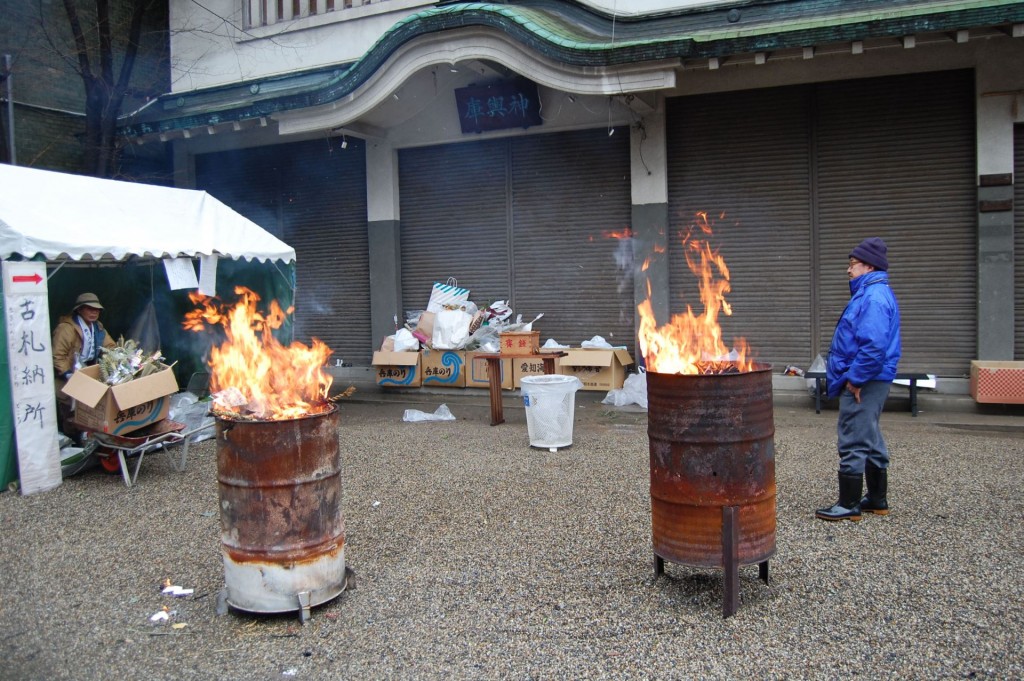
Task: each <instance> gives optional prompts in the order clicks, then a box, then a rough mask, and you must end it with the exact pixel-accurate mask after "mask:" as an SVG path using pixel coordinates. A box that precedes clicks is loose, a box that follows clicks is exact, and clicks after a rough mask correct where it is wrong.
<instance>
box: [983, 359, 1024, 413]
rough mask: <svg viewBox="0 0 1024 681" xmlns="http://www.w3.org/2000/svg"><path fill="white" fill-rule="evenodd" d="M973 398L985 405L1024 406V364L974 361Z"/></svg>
mask: <svg viewBox="0 0 1024 681" xmlns="http://www.w3.org/2000/svg"><path fill="white" fill-rule="evenodd" d="M971 397H973V398H974V400H975V401H976V402H983V403H988V402H995V403H999V404H1024V362H998V361H989V360H978V359H976V360H973V361H972V362H971Z"/></svg>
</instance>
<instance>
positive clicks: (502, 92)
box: [455, 78, 542, 132]
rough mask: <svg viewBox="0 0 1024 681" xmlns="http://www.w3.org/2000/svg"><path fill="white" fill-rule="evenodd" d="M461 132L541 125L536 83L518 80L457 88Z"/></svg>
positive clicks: (456, 95) (456, 96) (456, 97)
mask: <svg viewBox="0 0 1024 681" xmlns="http://www.w3.org/2000/svg"><path fill="white" fill-rule="evenodd" d="M455 102H456V104H457V105H458V107H459V123H460V124H461V126H462V132H484V131H487V130H503V129H505V128H529V127H530V126H531V125H540V124H541V122H542V121H541V118H540V97H539V94H538V92H537V84H536V83H534V82H531V81H529V80H526V79H525V78H517V79H515V80H511V81H505V82H502V83H497V84H494V85H487V86H469V87H463V88H456V90H455Z"/></svg>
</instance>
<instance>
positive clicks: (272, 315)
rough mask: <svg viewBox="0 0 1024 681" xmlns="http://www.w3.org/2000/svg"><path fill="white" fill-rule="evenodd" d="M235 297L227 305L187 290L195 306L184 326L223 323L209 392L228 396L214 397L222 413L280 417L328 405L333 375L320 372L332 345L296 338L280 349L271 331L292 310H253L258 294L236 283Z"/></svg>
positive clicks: (201, 327) (274, 305)
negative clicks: (307, 342)
mask: <svg viewBox="0 0 1024 681" xmlns="http://www.w3.org/2000/svg"><path fill="white" fill-rule="evenodd" d="M235 294H237V295H238V296H239V300H238V302H237V303H236V304H234V305H231V306H229V305H226V304H224V303H222V302H221V301H219V300H218V299H216V298H209V297H207V296H204V295H202V294H200V293H194V292H193V293H190V294H189V298H190V299H191V300H192V302H193V303H194V304H196V305H197V306H198V307H197V308H196V309H195V310H193V311H191V312H189V313H187V314H186V315H185V321H184V324H183V325H184V327H185V328H186V329H189V330H192V331H196V332H202V331H205V330H207V329H208V328H210V327H217V326H219V327H222V328H223V330H224V333H225V335H226V337H227V340H225V342H224V343H222V344H221V345H220V346H214V347H213V348H212V349H211V350H210V359H209V367H210V390H211V392H212V393H214V395H221V394H223V395H225V396H230V399H223V398H222V399H221V400H217V401H216V404H217V406H218V408H219V409H220V410H222V411H227V412H231V413H234V414H238V415H239V416H240V417H243V418H255V419H261V420H272V421H279V420H285V419H293V418H299V417H301V416H306V415H309V414H316V413H320V412H321V411H323V410H324V409H325V408H326V407H327V395H328V391H329V390H330V388H331V383H332V382H333V380H334V379H333V377H332V376H331V375H330V374H328V373H327V372H325V371H324V366H326V364H327V359H328V357H330V355H331V352H332V351H331V349H330V348H328V347H327V346H326V345H325V344H324V343H322V342H321V341H319V340H318V339H316V338H314V339H313V343H312V345H311V346H306V345H303V344H302V343H300V342H298V341H295V342H293V343H292V344H291V345H289V346H287V347H285V346H284V345H282V344H281V343H280V342H279V341H278V340H277V339H276V338H275V337H274V334H273V331H274V330H276V329H279V328H281V325H282V324H283V323H284V321H285V319H286V318H287V316H288V315H289V314H291V312H292V308H289V309H288V310H283V309H282V308H281V306H280V304H278V302H277V301H276V300H273V301H271V302H270V310H269V311H268V312H266V313H262V312H259V311H258V310H257V303H258V302H259V300H260V297H259V296H258V295H257V294H256V293H255V292H253V291H251V290H249V289H247V288H245V287H244V286H238V287H235Z"/></svg>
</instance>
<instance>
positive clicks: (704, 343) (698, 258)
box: [637, 213, 753, 374]
mask: <svg viewBox="0 0 1024 681" xmlns="http://www.w3.org/2000/svg"><path fill="white" fill-rule="evenodd" d="M693 226H694V227H695V228H697V229H699V230H700V232H702V233H703V234H706V235H708V236H710V235H711V234H712V230H711V224H710V222H709V221H708V216H707V213H698V214H697V219H696V220H695V222H694V225H693ZM694 231H695V230H694V229H692V228H691V230H690V232H689V233H688V234H687V235H686V237H685V238H684V239H683V246H684V249H685V250H684V253H685V255H686V265H687V267H689V268H690V271H691V272H693V273H694V275H696V276H697V277H698V278H699V279H700V300H701V303H702V304H703V305H704V313H703V314H701V315H694V314H693V309H692V308H691V307H690V306H689V305H687V306H686V312H685V313H681V314H676V315H673V316H672V319H671V320H670V321H669V323H668V324H665V325H664V326H662V327H660V328H659V327H658V325H657V321H656V320H655V316H654V310H653V308H652V306H651V284H650V281H648V282H647V300H645V301H644V302H642V303H640V304H639V305H638V306H637V312H638V314H639V315H640V329H639V334H638V335H639V342H640V352H641V353H642V354H643V356H644V359H645V361H646V363H647V369H648V370H649V371H654V372H656V373H663V374H707V373H721V372H723V371H727V370H738V371H751V370H752V369H753V360H752V359H749V358H748V355H749V354H750V348H749V346H748V345H747V342H746V340H744V339H742V338H738V339H736V345H735V347H734V348H733V349H732V350H731V351H730V350H729V348H727V347H726V346H725V344H724V343H723V342H722V329H721V327H720V326H719V325H718V314H719V312H721V313H723V314H725V315H731V314H732V308H731V307H730V306H729V303H728V302H726V300H725V294H727V293H729V291H730V290H732V289H731V287H730V285H729V268H728V267H727V266H726V264H725V259H724V258H722V256H721V255H719V253H718V250H717V249H713V248H711V245H710V244H709V243H708V241H707V240H706V239H703V238H701V237H700V235H699V234H698V235H694Z"/></svg>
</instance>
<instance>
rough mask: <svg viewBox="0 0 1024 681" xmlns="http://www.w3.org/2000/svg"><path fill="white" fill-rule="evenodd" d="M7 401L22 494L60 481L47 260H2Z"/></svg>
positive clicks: (40, 489) (44, 489)
mask: <svg viewBox="0 0 1024 681" xmlns="http://www.w3.org/2000/svg"><path fill="white" fill-rule="evenodd" d="M3 278H4V314H5V320H6V322H7V338H6V339H5V340H6V342H7V354H8V359H9V366H10V381H11V404H12V411H13V414H12V416H13V419H14V432H15V438H16V440H17V447H18V475H19V478H20V484H21V492H22V494H33V493H35V492H43V491H46V490H48V489H52V488H54V487H57V486H58V485H60V483H61V470H60V450H59V448H58V446H57V404H56V396H55V395H54V392H53V348H52V347H50V311H49V305H48V303H47V287H46V263H43V262H7V261H4V263H3Z"/></svg>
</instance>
